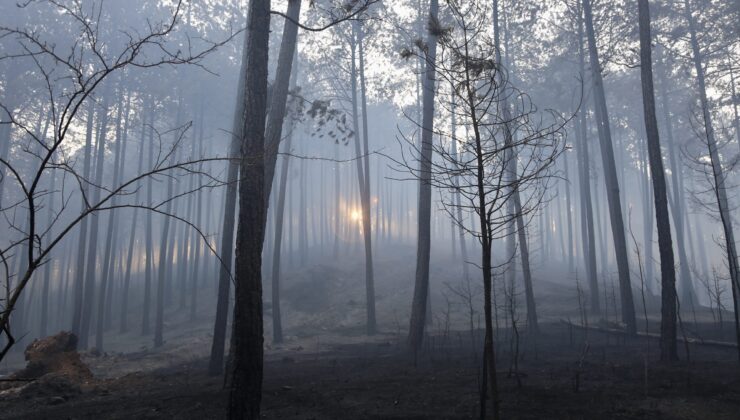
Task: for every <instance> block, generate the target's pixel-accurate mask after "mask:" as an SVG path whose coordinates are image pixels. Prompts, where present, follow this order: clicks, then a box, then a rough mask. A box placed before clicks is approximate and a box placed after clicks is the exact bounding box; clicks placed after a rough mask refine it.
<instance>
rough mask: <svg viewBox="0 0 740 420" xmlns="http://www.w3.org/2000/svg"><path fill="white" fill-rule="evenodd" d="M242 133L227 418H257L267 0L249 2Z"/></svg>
mask: <svg viewBox="0 0 740 420" xmlns="http://www.w3.org/2000/svg"><path fill="white" fill-rule="evenodd" d="M246 38H247V42H246V46H245V48H246V50H247V56H246V62H247V66H246V72H245V76H246V77H245V84H244V87H245V89H244V93H245V94H244V101H245V107H244V111H245V112H244V115H245V116H246V118H244V125H243V127H244V130H243V138H242V142H241V155H240V166H239V173H240V180H239V217H238V219H237V220H238V223H237V234H236V260H235V261H236V264H235V270H234V271H235V283H234V284H235V288H234V289H235V290H234V295H235V302H234V322H233V333H232V346H233V353H232V359H231V369H230V372H229V379H230V380H229V383H230V390H229V403H228V416H229V418H230V419H239V420H241V419H250V420H257V419H259V418H260V401H261V398H262V372H263V366H262V363H263V352H264V349H263V343H264V336H263V326H262V243H263V240H264V233H265V197H266V193H265V118H266V109H267V64H268V44H269V38H270V0H252V1H251V2H250V3H249V14H248V18H247V33H246Z"/></svg>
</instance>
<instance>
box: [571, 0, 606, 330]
mask: <svg viewBox="0 0 740 420" xmlns="http://www.w3.org/2000/svg"><path fill="white" fill-rule="evenodd" d="M578 68H579V72H580V74H581V77H583V78H584V79H585V77H586V65H585V53H584V51H583V14H582V12H581V7H580V4H579V6H578ZM587 102H588V101H582V103H581V107H582V108H581V109H580V110H579V111H578V116H577V117H576V118H575V130H576V141H577V142H578V147H576V153H577V155H578V169H579V181H580V186H581V222H582V223H581V234H582V238H581V240H582V242H583V259H584V265H585V267H586V278H587V281H588V285H589V292H590V295H589V312H590V313H591V315H599V314H600V313H601V305H600V304H599V302H600V295H599V281H598V275H597V267H596V235H595V230H594V212H593V205H592V202H591V169H590V162H591V159H590V153H589V151H588V127H587V124H588V122H587V120H586V109H585V106H586V105H585V104H586V103H587Z"/></svg>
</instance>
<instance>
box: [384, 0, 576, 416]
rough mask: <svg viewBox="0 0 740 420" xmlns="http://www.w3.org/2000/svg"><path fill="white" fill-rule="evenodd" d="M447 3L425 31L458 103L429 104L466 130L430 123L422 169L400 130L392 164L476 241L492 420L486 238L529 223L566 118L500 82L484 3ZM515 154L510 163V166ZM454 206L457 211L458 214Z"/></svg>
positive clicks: (494, 392) (419, 154)
mask: <svg viewBox="0 0 740 420" xmlns="http://www.w3.org/2000/svg"><path fill="white" fill-rule="evenodd" d="M447 5H448V7H449V15H450V16H451V22H450V23H449V24H447V22H445V24H444V25H443V24H442V23H440V22H438V21H432V22H430V25H434V27H433V28H431V30H433V31H434V32H435V33H436V34H437V35H438V39H439V48H440V50H439V52H438V56H437V60H436V66H435V72H436V77H437V79H440V80H441V81H443V82H445V83H448V84H451V86H452V87H453V89H452V90H453V95H454V96H455V97H456V99H457V100H456V101H455V102H456V103H455V105H454V106H452V103H450V102H446V101H444V98H438V99H437V101H436V106H437V107H439V109H440V112H442V113H444V114H448V115H449V114H451V113H453V112H454V114H455V120H456V122H457V124H459V125H461V126H464V127H466V132H467V135H466V136H464V137H462V138H461V137H460V136H459V135H458V134H457V133H452V132H449V131H445V128H444V127H437V128H435V129H434V131H433V134H434V135H435V137H437V139H438V141H437V142H435V143H434V144H433V150H432V151H433V154H434V156H435V159H430V160H429V161H428V162H427V166H426V167H425V166H421V167H416V166H415V165H414V164H413V163H414V162H418V161H420V160H421V161H423V160H424V159H426V156H425V155H424V151H423V150H422V149H421V148H420V147H418V146H416V145H414V143H413V142H412V141H411V139H410V138H409V137H406V136H403V134H402V137H403V139H404V140H405V143H403V144H405V145H406V147H404V149H403V151H402V158H401V159H400V160H396V163H397V164H398V165H399V170H402V171H407V172H409V173H410V174H411V175H412V179H420V178H423V177H424V176H428V177H429V180H430V181H429V182H430V186H433V187H435V188H438V189H440V190H441V191H443V198H442V203H441V204H442V206H443V209H444V210H445V211H446V213H447V214H448V215H449V216H450V217H451V218H452V219H453V221H454V222H455V224H456V225H457V226H459V228H460V229H462V230H464V231H465V232H466V233H467V234H468V235H472V236H473V237H475V238H476V239H477V240H478V242H479V243H480V245H481V257H480V265H479V268H480V269H481V274H482V283H483V295H484V296H483V298H484V301H483V307H484V318H485V340H484V346H483V360H484V363H483V366H484V370H485V371H484V378H485V382H484V383H485V384H486V385H485V387H486V388H487V389H488V390H489V391H488V392H490V396H491V399H492V401H493V410H494V417H498V412H499V405H500V404H499V400H498V389H497V384H496V365H495V362H496V360H495V356H494V353H495V348H494V342H493V337H494V336H493V308H492V293H493V291H492V277H493V271H494V268H495V267H494V266H493V263H492V258H493V255H492V252H493V241H494V240H496V239H501V238H503V237H505V236H506V235H507V234H508V229H507V227H508V226H509V225H510V224H511V222H512V221H514V220H515V219H516V218H517V217H521V218H522V220H523V221H526V222H528V221H529V220H530V219H531V216H532V215H533V214H534V213H535V211H536V210H537V209H538V208H539V206H540V204H541V203H542V201H543V197H544V194H545V189H546V188H547V186H548V180H550V179H551V176H552V172H551V170H552V167H553V164H554V162H555V161H556V159H557V157H558V156H559V155H560V153H561V152H562V147H561V140H562V139H561V137H562V134H563V127H564V124H565V123H566V122H567V121H565V120H563V119H562V118H561V117H560V116H559V115H557V114H555V113H539V112H537V110H536V108H535V107H534V105H533V104H532V103H531V101H530V100H529V97H528V96H527V95H526V94H524V93H522V92H520V91H519V90H517V89H515V88H514V87H513V86H511V84H508V83H506V82H505V80H506V77H505V73H504V72H503V71H502V69H501V67H500V66H499V62H498V61H497V60H496V59H495V58H494V57H495V45H494V42H493V40H492V39H491V37H490V36H489V35H488V33H489V31H488V29H489V28H490V22H489V21H487V19H488V17H489V16H491V12H492V10H491V7H490V4H489V3H488V2H485V3H484V2H478V1H473V2H468V1H465V2H463V1H449V2H448V3H447ZM417 47H424V48H421V49H420V50H416V49H415V50H411V49H406V50H404V51H403V55H404V56H406V57H411V56H419V57H422V58H424V59H425V60H427V54H426V51H425V49H426V45H421V46H417ZM427 65H429V63H428V61H427ZM504 108H507V109H508V112H506V113H505V112H504ZM453 140H456V141H457V143H458V145H459V148H460V150H459V151H456V153H452V152H451V150H450V146H449V143H450V142H452V141H453ZM421 147H423V143H422V146H421ZM514 156H516V160H515V161H513V163H512V159H514ZM411 160H413V162H412V161H411ZM512 167H515V168H516V171H517V175H518V176H517V177H516V178H514V177H511V176H510V174H511V170H512ZM420 168H421V169H420ZM423 170H427V171H428V172H426V173H424V172H422V171H423ZM514 192H518V193H519V194H520V197H521V203H520V204H521V207H520V208H519V209H518V211H517V212H512V211H511V210H510V203H511V201H512V200H514ZM458 195H459V196H460V198H461V199H460V201H459V204H458V201H457V196H458ZM458 210H461V212H462V213H463V217H462V218H460V217H459V216H458V214H459V212H458ZM471 214H472V215H473V216H474V219H475V223H470V219H469V218H468V217H467V216H469V215H471ZM482 401H485V399H483V398H482ZM482 410H484V405H483V406H482Z"/></svg>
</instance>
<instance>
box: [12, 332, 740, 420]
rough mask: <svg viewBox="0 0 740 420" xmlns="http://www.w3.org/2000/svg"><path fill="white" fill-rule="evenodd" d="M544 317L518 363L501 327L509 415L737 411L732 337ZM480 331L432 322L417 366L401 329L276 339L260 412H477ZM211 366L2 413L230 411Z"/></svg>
mask: <svg viewBox="0 0 740 420" xmlns="http://www.w3.org/2000/svg"><path fill="white" fill-rule="evenodd" d="M540 328H541V334H540V336H539V337H538V339H537V340H533V339H532V338H530V337H526V336H525V335H523V334H522V339H521V340H520V349H519V354H520V357H519V359H520V361H519V368H518V373H517V372H516V369H515V368H514V366H513V364H512V360H513V358H512V357H511V355H512V349H515V347H516V346H515V343H516V341H512V340H511V334H510V333H511V331H510V330H508V329H503V328H502V329H501V330H500V331H501V333H500V334H499V336H498V337H497V339H498V341H497V363H498V366H497V367H498V369H497V370H498V372H499V373H498V381H499V387H500V394H501V405H502V416H501V418H503V419H737V418H738V415H739V413H740V368H739V365H738V362H737V353H736V351H735V349H732V348H722V347H717V346H709V345H700V344H691V345H689V347H688V348H687V347H686V346H685V345H683V344H680V345H679V354H680V356H681V359H682V360H681V361H680V362H678V363H677V364H674V365H671V366H669V365H661V364H660V363H658V362H657V361H656V360H657V358H658V357H657V356H658V354H657V351H658V343H657V341H655V340H650V341H649V342H648V340H647V339H645V338H628V339H625V338H624V337H621V336H618V335H614V334H607V333H604V332H598V331H593V330H589V331H588V332H586V331H584V330H583V329H577V328H571V327H569V326H567V325H565V324H563V323H561V322H548V323H543V324H541V326H540ZM707 329H708V330H709V327H708V326H707ZM474 336H475V337H474V338H473V337H472V336H471V334H470V332H469V331H451V332H448V333H444V332H443V331H442V332H437V331H436V330H435V333H434V335H433V337H431V338H429V339H427V340H426V344H425V348H424V349H423V351H422V352H421V353H420V354H419V355H418V357H417V360H416V366H414V360H413V359H412V358H411V357H410V356H409V354H408V353H406V352H405V346H404V337H403V336H402V335H400V334H398V333H397V332H393V333H387V334H379V335H376V336H373V337H366V336H362V335H361V334H360V333H359V332H358V331H353V330H347V331H343V332H342V331H340V334H338V335H337V336H336V337H335V338H334V339H332V340H328V339H325V342H324V343H322V342H319V339H317V338H306V339H303V340H296V341H295V342H292V343H287V344H286V345H285V346H283V347H280V348H269V349H268V351H267V353H266V354H267V356H266V363H265V380H264V392H263V398H262V411H263V417H264V418H266V419H278V418H279V419H470V418H478V413H479V401H480V399H479V392H478V389H479V386H480V385H479V383H480V382H479V378H480V367H479V366H480V349H479V347H480V342H481V338H482V337H480V334H479V332H478V333H476V334H474ZM473 340H476V342H477V344H476V345H475V346H473V345H472V342H473ZM687 349H688V360H687ZM474 350H475V351H474ZM145 357H146V356H145V355H143V354H138V353H130V354H118V355H116V356H107V355H104V356H99V357H98V358H97V359H98V360H93V359H92V358H90V357H87V356H86V361H88V362H89V363H90V365H91V367H92V368H93V370H94V371H101V370H102V369H103V367H104V366H106V364H108V365H110V366H113V365H116V366H122V365H126V364H132V365H137V364H139V363H140V362H141V360H142V359H143V358H145ZM96 366H97V367H96ZM206 366H207V360H206V359H204V358H202V357H200V358H194V359H193V360H188V361H182V360H178V361H177V362H176V363H173V364H171V365H170V366H167V367H159V368H155V369H152V370H144V371H139V372H133V373H121V375H118V376H116V375H113V377H106V376H105V375H97V374H96V379H94V380H92V381H90V382H88V383H85V384H83V385H82V386H81V389H80V390H79V391H78V392H75V393H72V392H67V391H65V390H63V389H60V390H54V389H51V390H46V391H45V392H38V393H25V394H23V393H21V394H20V395H15V396H12V395H11V396H7V395H6V396H3V397H2V398H1V399H0V418H1V419H146V418H173V419H199V420H200V419H211V418H213V419H218V418H224V417H225V409H224V407H225V404H226V399H227V392H226V391H225V390H224V388H223V379H222V377H209V376H207V374H206ZM109 376H110V375H109ZM488 405H489V410H490V402H489V404H488Z"/></svg>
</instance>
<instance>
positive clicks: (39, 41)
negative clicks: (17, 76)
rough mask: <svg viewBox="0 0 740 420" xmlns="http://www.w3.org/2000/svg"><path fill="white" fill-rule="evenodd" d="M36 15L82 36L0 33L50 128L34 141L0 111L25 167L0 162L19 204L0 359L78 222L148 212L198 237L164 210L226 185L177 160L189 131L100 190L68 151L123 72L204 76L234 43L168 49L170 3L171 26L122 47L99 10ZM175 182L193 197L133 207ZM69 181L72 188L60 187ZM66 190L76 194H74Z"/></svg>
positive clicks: (59, 7) (6, 253) (127, 39)
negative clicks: (26, 302)
mask: <svg viewBox="0 0 740 420" xmlns="http://www.w3.org/2000/svg"><path fill="white" fill-rule="evenodd" d="M29 5H30V3H26V4H25V5H20V6H19V7H31V6H29ZM32 6H34V7H49V8H52V9H53V10H56V11H57V12H58V13H59V19H60V20H61V19H66V20H68V23H69V24H70V25H71V26H72V27H75V28H76V29H77V30H78V33H79V36H78V37H77V38H76V40H75V42H74V43H72V44H70V45H66V46H57V44H56V43H55V41H54V40H52V39H48V38H47V37H45V36H44V34H43V33H41V32H40V31H37V30H34V29H32V28H13V27H0V39H1V40H2V41H3V42H4V43H13V44H14V46H13V48H8V49H6V50H5V51H6V52H4V54H3V55H2V56H0V61H14V62H21V61H23V62H25V63H30V64H31V66H32V68H33V69H34V72H33V77H34V78H35V79H36V81H37V82H38V83H40V84H41V85H42V86H43V91H44V93H45V95H44V98H45V100H44V101H45V103H44V104H43V106H42V107H43V109H44V110H45V111H46V112H47V113H48V114H49V118H50V124H51V130H50V131H51V132H50V134H48V135H47V134H46V133H39V132H37V131H36V130H34V129H33V128H32V127H31V126H30V125H29V123H28V121H29V119H28V116H27V115H24V114H23V113H22V112H18V111H17V110H16V109H13V108H11V107H9V106H7V105H6V104H2V103H0V112H2V113H3V114H4V115H3V118H2V121H3V124H6V125H9V126H10V127H11V129H12V130H14V131H15V133H16V137H17V138H18V139H19V141H17V142H16V143H18V144H17V147H16V149H18V150H16V153H17V154H19V155H23V156H24V157H25V158H26V159H27V161H28V162H30V164H27V165H23V166H22V165H21V164H20V163H19V161H21V160H20V159H11V158H7V159H6V158H4V159H1V160H0V165H1V166H2V169H3V170H4V171H5V172H6V173H7V174H9V176H8V177H6V179H4V180H3V181H2V182H3V183H8V184H10V186H11V188H14V189H15V190H16V191H18V194H19V197H20V199H18V200H16V201H15V202H13V203H10V204H9V205H8V206H6V207H3V208H2V209H0V212H1V213H2V215H3V216H4V217H5V219H6V220H7V221H8V223H9V225H10V229H11V231H13V232H14V236H13V238H12V239H11V240H10V241H9V243H8V244H7V245H3V248H2V249H0V261H2V264H3V265H4V266H5V270H4V271H5V278H4V279H3V281H4V288H5V297H4V298H3V300H2V308H1V312H0V330H1V331H2V334H3V335H4V337H5V338H6V339H7V341H6V343H5V345H4V347H3V348H2V350H1V351H0V360H2V358H3V357H4V356H5V355H6V354H7V352H8V351H9V350H10V349H11V348H12V346H13V345H14V344H15V341H16V339H15V334H16V333H17V331H15V329H13V328H11V320H12V319H13V318H12V315H13V313H14V309H16V305H17V304H18V302H19V299H20V298H21V296H22V294H23V291H24V289H25V288H26V287H27V285H28V284H29V282H30V281H31V280H32V278H33V275H34V273H35V272H36V271H37V270H38V269H39V268H40V267H42V266H44V265H45V264H48V263H49V259H50V258H51V257H52V251H53V250H54V248H55V247H57V246H58V245H59V243H60V242H61V241H62V240H63V239H64V238H65V237H67V236H68V235H69V234H70V232H72V231H74V230H75V229H76V228H77V226H78V225H79V224H80V223H81V221H83V220H85V219H86V218H87V217H88V216H91V215H93V214H95V213H99V212H102V211H106V210H113V209H126V208H128V209H131V208H137V209H145V210H147V211H150V212H153V213H157V214H160V215H164V216H166V217H167V218H170V219H175V220H178V221H180V222H182V223H185V224H187V225H189V226H190V227H191V228H193V229H195V230H196V231H197V232H198V233H199V234H200V235H201V236H203V237H204V235H203V233H202V232H201V231H200V229H199V228H198V227H197V226H195V225H194V224H192V223H190V222H189V221H188V220H185V219H184V218H182V217H178V216H177V215H175V214H174V213H170V212H168V211H167V210H166V209H167V207H168V204H170V203H172V202H173V201H174V200H177V199H179V198H181V197H183V196H185V195H187V194H189V193H191V192H193V191H195V190H199V189H205V188H213V187H216V186H220V185H222V182H221V181H220V180H218V179H217V178H215V177H212V176H210V175H208V174H206V173H203V172H200V171H199V170H198V169H197V168H198V164H199V163H202V162H209V161H216V160H222V159H220V158H217V157H212V158H206V157H198V158H197V159H191V160H188V161H177V160H175V159H173V156H175V153H176V151H177V150H178V146H179V144H180V141H181V139H182V136H183V134H184V133H185V131H186V130H187V128H188V127H189V124H187V125H185V126H182V127H178V128H175V129H173V130H171V132H174V133H175V136H174V137H175V140H174V141H173V142H172V143H171V144H163V143H162V141H161V140H160V142H159V144H158V146H159V148H158V153H157V156H156V157H155V159H154V163H153V165H151V166H150V167H149V168H146V169H144V170H143V171H141V172H139V173H137V174H136V175H134V176H133V177H130V178H128V179H125V180H121V181H120V182H119V183H117V184H116V185H104V184H99V183H96V182H94V181H93V180H91V179H88V178H87V177H86V176H84V174H82V173H81V172H80V171H79V168H77V167H76V165H75V161H74V159H73V157H72V156H71V152H72V150H73V149H72V145H71V144H70V143H72V140H73V139H74V134H73V131H74V127H75V125H77V124H80V121H81V118H82V117H81V116H80V115H79V114H80V111H81V110H84V109H86V108H87V107H89V106H90V103H92V101H94V100H95V99H94V96H95V93H96V92H97V91H98V90H100V88H101V87H103V86H106V85H107V84H108V83H111V82H112V79H113V78H112V76H113V75H115V74H123V71H124V70H125V69H137V68H138V69H155V68H157V67H161V66H165V65H196V66H201V67H203V65H202V61H203V59H204V58H205V57H206V56H207V55H209V54H210V53H212V52H213V51H215V50H216V49H217V48H219V47H220V46H221V45H223V44H224V43H226V42H228V41H229V40H230V39H231V37H232V36H233V34H232V35H230V36H229V37H227V39H225V40H222V41H220V42H210V41H206V40H198V41H192V42H190V43H189V44H188V45H187V46H186V47H183V46H181V45H180V46H175V45H171V43H170V38H171V37H172V35H173V34H174V33H175V32H176V29H177V26H178V23H179V21H180V17H181V12H182V1H177V2H175V4H174V5H173V6H172V9H171V13H170V15H169V17H168V18H167V19H165V20H163V21H161V22H157V23H151V22H150V23H149V24H148V25H147V30H146V31H144V32H143V33H138V32H135V31H133V30H131V31H122V32H120V34H121V36H122V38H123V39H122V40H118V41H120V42H118V43H116V42H112V41H109V40H107V39H104V37H103V36H102V35H101V26H102V25H104V24H105V23H104V22H103V21H102V20H101V16H103V3H102V2H95V3H93V5H92V7H89V5H88V6H85V7H83V5H82V4H81V3H80V2H72V3H66V2H58V1H55V0H47V1H42V2H36V3H34V4H33V5H32ZM55 173H58V174H62V176H63V177H64V180H63V181H65V182H62V187H60V188H59V189H58V190H48V189H44V188H45V186H47V185H50V181H49V178H50V177H52V176H55V175H54V174H55ZM173 176H179V177H186V178H187V177H191V176H192V177H197V178H198V180H199V181H198V182H197V183H195V186H194V187H193V188H191V189H189V190H187V191H184V192H181V193H180V194H178V195H175V196H170V197H165V198H164V199H162V200H161V201H159V202H157V201H147V202H139V201H134V200H132V199H131V198H132V197H133V196H134V194H135V192H136V191H137V190H138V189H139V188H140V187H141V183H142V182H143V181H146V180H147V179H150V178H161V177H173ZM67 180H71V181H70V182H66V181H67ZM69 183H71V184H74V185H75V187H74V188H71V189H70V188H69V185H68V184H69ZM91 191H92V194H91V193H90V192H91ZM55 195H56V196H58V198H57V199H60V201H61V203H62V204H61V206H60V207H59V208H58V209H56V210H55V211H54V213H53V215H52V217H51V218H50V219H49V220H48V222H44V220H43V219H42V213H41V212H42V210H43V211H45V210H44V208H45V207H46V206H47V201H48V200H50V197H53V196H55ZM74 197H81V201H82V204H81V206H80V207H79V209H78V208H76V206H71V205H70V202H71V200H72V198H74ZM114 198H116V199H117V201H116V200H114ZM204 239H205V237H204ZM206 242H207V241H206ZM19 252H21V253H22V254H23V255H22V256H21V258H22V262H23V263H22V266H21V270H20V271H19V273H18V277H17V278H15V279H14V278H13V277H14V276H13V274H12V273H11V272H10V271H9V269H8V259H9V258H11V257H12V256H13V255H17V254H18V253H19Z"/></svg>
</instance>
